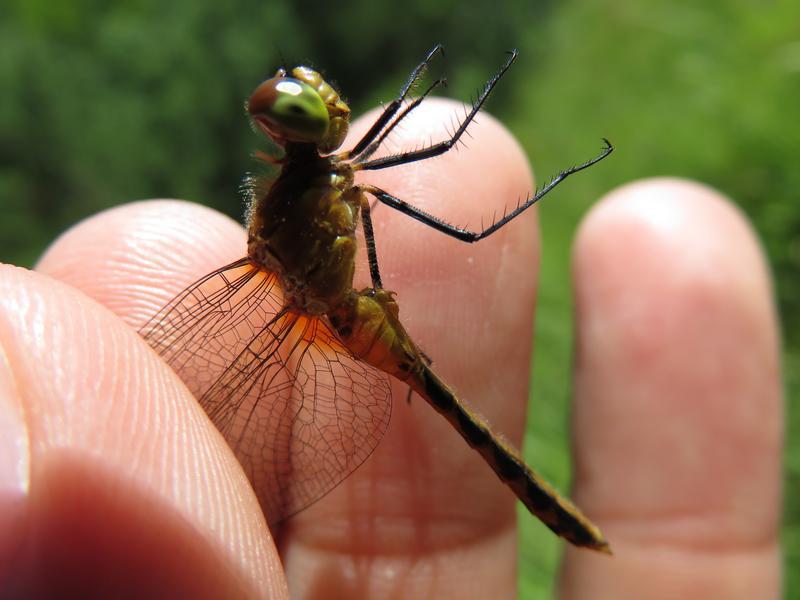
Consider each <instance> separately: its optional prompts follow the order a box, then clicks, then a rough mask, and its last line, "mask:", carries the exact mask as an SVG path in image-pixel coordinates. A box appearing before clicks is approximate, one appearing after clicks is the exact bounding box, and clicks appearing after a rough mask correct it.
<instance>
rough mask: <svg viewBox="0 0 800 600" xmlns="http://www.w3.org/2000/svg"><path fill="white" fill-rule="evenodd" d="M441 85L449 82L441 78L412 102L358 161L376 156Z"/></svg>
mask: <svg viewBox="0 0 800 600" xmlns="http://www.w3.org/2000/svg"><path fill="white" fill-rule="evenodd" d="M440 85H445V86H446V85H447V80H446V79H445V78H444V77H441V78H439V79H437V80H436V81H434V82H433V83H432V84H431V85H430V86H429V87H428V89H427V90H425V91H424V92H423V93H422V94H421V95H420V96H419V98H415V99H414V101H413V102H411V103H410V104H409V105H408V106H406V107H405V108H404V109H403V111H402V112H401V113H400V114H399V115H397V117H396V118H395V119H394V120H393V121H392V122H391V123H389V125H387V126H386V129H384V130H383V131H382V132H381V134H380V135H379V136H378V137H377V138H376V139H375V140H374V141H373V142H371V143H370V145H369V146H367V147H366V148H365V149H364V151H363V152H362V153H361V154H360V155H359V156H357V157H356V159H357V160H358V161H361V162H363V161H365V160H367V159H368V158H369V157H370V156H372V155H373V154H375V151H376V150H377V149H378V148H379V147H380V145H381V144H382V143H383V140H385V139H386V137H387V136H388V135H389V134H390V133H391V132H392V130H393V129H394V128H395V127H397V125H398V124H399V123H400V122H401V121H402V120H403V119H405V118H406V117H407V116H408V114H409V113H410V112H411V111H412V110H414V109H415V108H417V107H418V106H419V105H420V104H421V103H422V101H423V100H425V98H427V97H428V95H430V93H431V92H432V91H433V90H435V89H436V88H437V87H439V86H440Z"/></svg>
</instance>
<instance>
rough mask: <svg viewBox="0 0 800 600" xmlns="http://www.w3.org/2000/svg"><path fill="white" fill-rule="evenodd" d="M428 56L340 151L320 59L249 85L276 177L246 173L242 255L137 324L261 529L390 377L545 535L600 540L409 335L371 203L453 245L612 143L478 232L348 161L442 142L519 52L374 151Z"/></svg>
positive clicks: (378, 423)
mask: <svg viewBox="0 0 800 600" xmlns="http://www.w3.org/2000/svg"><path fill="white" fill-rule="evenodd" d="M439 53H443V50H442V46H441V45H437V46H436V47H434V48H433V49H432V50H431V51H430V52H429V53H428V54H427V55H426V56H425V58H424V59H423V60H422V62H420V64H419V65H417V67H416V68H415V69H414V70H413V71H412V73H411V75H410V76H409V78H408V79H407V81H406V82H405V84H404V85H403V87H402V88H401V90H400V93H399V94H398V96H397V97H396V98H395V99H394V100H392V101H391V102H390V103H388V104H386V105H385V107H384V110H383V111H382V113H381V114H380V116H379V117H378V118H377V120H376V121H375V122H374V124H373V125H372V126H371V127H370V128H369V130H368V131H367V132H366V133H365V134H364V135H363V137H362V138H361V139H360V140H359V141H358V142H357V143H356V144H355V145H354V146H353V147H352V148H350V149H349V150H347V151H339V152H337V150H338V149H339V148H340V147H341V145H342V144H343V143H344V140H345V137H346V135H347V131H348V125H349V120H350V109H349V107H348V106H347V104H346V103H345V102H344V100H343V99H342V98H341V97H340V95H339V93H338V92H337V91H336V90H335V89H334V88H333V87H332V86H331V85H330V84H329V83H327V82H326V81H325V80H324V79H323V77H322V75H321V74H320V73H319V72H317V71H315V70H314V69H312V68H310V67H308V66H302V65H301V66H297V67H294V68H291V69H289V68H287V67H281V68H280V69H278V71H277V72H276V73H275V75H274V77H271V78H269V79H267V80H266V81H264V82H263V83H261V84H260V85H259V86H258V87H257V88H256V89H255V91H254V92H253V93H252V95H251V96H250V98H249V100H248V101H247V104H246V107H247V112H248V114H249V117H250V119H251V123H252V124H253V126H254V128H255V129H256V130H257V131H259V132H261V133H263V134H265V135H266V136H267V138H268V139H270V140H272V142H273V143H274V144H276V145H277V147H278V148H279V149H280V152H279V153H278V155H277V156H272V155H268V154H266V153H257V157H258V158H260V159H261V160H263V161H265V162H267V163H270V164H272V165H274V167H277V169H278V174H277V176H275V177H272V178H266V177H265V178H256V179H254V180H253V181H251V182H250V184H249V190H250V191H249V203H248V204H249V206H248V210H247V230H248V241H247V254H246V256H245V257H244V258H241V259H240V260H237V261H235V262H233V263H230V264H228V265H225V266H222V267H220V268H219V269H217V270H215V271H213V272H212V273H209V274H208V275H206V276H205V277H203V278H201V279H200V280H199V281H197V282H195V283H193V284H191V285H190V286H189V287H187V288H186V289H185V290H183V291H182V292H180V293H179V294H178V295H177V296H176V297H175V298H173V299H172V300H171V301H170V302H168V303H167V304H166V305H165V306H164V307H163V308H162V309H161V310H160V311H159V312H158V313H156V314H155V315H154V316H153V317H152V318H151V319H150V320H149V321H148V322H147V323H146V324H145V325H144V326H143V327H142V329H141V330H140V334H141V335H142V336H143V337H144V339H145V340H146V341H147V342H148V343H149V344H150V346H151V347H152V348H153V349H154V350H155V351H156V352H157V353H158V354H160V355H161V357H162V358H163V359H164V360H165V361H166V362H167V363H168V364H169V365H170V366H171V367H172V369H173V370H175V371H176V372H177V373H178V374H179V375H180V376H181V378H182V379H183V380H184V382H185V383H186V385H187V386H188V387H189V389H190V390H191V391H192V392H193V393H194V395H195V396H196V397H197V398H198V400H199V402H200V404H201V405H202V407H203V409H204V410H205V411H206V413H207V414H208V416H209V418H210V419H211V421H212V422H213V423H214V425H215V426H216V427H217V428H218V429H219V430H220V431H221V433H222V434H223V435H224V437H225V438H226V440H227V442H228V443H229V445H230V446H231V447H232V449H233V450H234V452H235V454H236V456H237V458H238V460H239V462H240V463H241V465H242V467H243V468H244V470H245V472H246V473H247V475H248V477H249V479H250V481H251V483H252V484H253V487H254V489H255V490H256V493H257V495H258V497H259V502H260V504H261V507H262V509H263V511H264V514H265V516H266V518H267V522H268V523H269V524H270V526H274V525H275V524H277V523H280V522H281V521H283V520H285V519H287V518H288V517H290V516H292V515H294V514H295V513H297V512H299V511H300V510H302V509H304V508H306V507H308V506H309V505H310V504H312V503H314V502H315V501H317V500H318V499H319V498H321V497H322V496H324V495H325V494H326V493H328V492H330V491H331V490H332V489H333V488H334V487H336V485H337V484H339V483H340V482H341V481H342V480H344V479H345V478H346V477H347V476H348V475H349V474H350V473H352V472H353V471H354V470H355V469H356V468H357V467H358V466H359V465H361V464H362V463H363V462H364V461H365V460H366V459H367V458H368V457H369V455H370V454H371V453H372V451H373V450H374V449H375V448H376V446H377V445H378V443H379V442H380V440H381V437H382V436H383V434H384V432H385V431H386V429H387V426H388V424H389V418H390V415H391V409H392V398H391V391H390V379H389V378H390V377H394V378H396V379H398V380H400V381H402V382H404V383H405V384H407V385H408V386H409V389H410V392H409V394H410V393H411V391H413V392H415V393H416V394H418V395H419V396H421V397H422V398H424V400H425V401H427V402H428V403H429V404H430V405H431V406H432V407H433V408H434V409H435V410H436V411H437V412H438V413H440V414H441V415H442V416H443V417H444V418H445V419H447V421H449V423H450V424H451V425H452V426H453V427H454V428H455V429H456V431H458V433H459V434H460V435H461V436H462V437H463V438H464V440H465V441H466V442H467V443H468V444H469V445H470V446H471V447H472V448H474V449H475V450H476V451H477V452H478V453H479V454H480V456H481V457H483V459H484V460H485V461H486V463H488V465H489V467H491V468H492V469H493V470H494V472H495V473H496V474H497V475H498V477H499V478H500V479H501V480H502V481H503V482H504V483H505V484H506V485H507V486H508V487H509V488H510V489H511V491H512V492H513V493H514V494H515V495H516V496H517V498H519V499H520V500H521V501H522V503H523V504H524V505H525V506H526V507H527V508H528V510H529V511H530V512H531V513H533V514H534V515H535V516H536V517H538V518H539V519H540V520H541V521H542V522H543V523H544V524H545V525H546V526H547V527H549V528H550V529H551V530H552V531H553V532H555V533H556V534H557V535H559V536H562V537H563V538H565V539H566V540H567V541H568V542H570V543H572V544H574V545H576V546H579V547H585V548H589V549H593V550H598V551H601V552H606V553H609V552H610V549H609V545H608V543H607V541H606V540H605V538H604V537H603V534H602V533H601V532H600V530H599V529H598V528H597V527H596V526H595V525H594V524H593V523H592V522H591V521H590V520H589V519H588V518H587V517H586V516H584V514H583V513H582V512H581V511H580V510H579V509H578V508H577V507H576V506H575V505H573V504H572V503H571V502H570V501H569V500H567V499H566V498H564V497H562V496H561V495H560V494H559V493H558V492H557V491H556V490H555V489H554V488H553V487H552V486H551V485H550V484H548V483H547V482H546V481H545V480H544V479H543V478H542V477H541V476H540V475H538V474H537V473H536V472H535V471H534V470H533V469H532V468H531V467H529V466H528V465H527V464H526V463H525V461H524V460H523V458H522V456H521V454H520V453H519V451H517V449H515V448H514V447H512V445H511V444H509V443H508V442H507V441H506V440H505V439H503V438H502V437H501V436H500V435H498V434H496V433H495V432H493V431H492V430H491V428H490V427H489V425H488V423H487V422H486V420H485V419H484V418H483V417H481V416H480V415H479V414H477V413H476V412H475V411H474V410H472V409H470V408H469V407H468V405H467V404H466V403H465V402H464V401H463V400H462V399H461V398H459V397H458V396H457V395H456V393H455V392H454V391H453V389H452V388H450V387H449V386H448V385H447V384H446V383H445V382H444V381H443V380H442V379H441V378H440V377H439V376H438V375H437V374H436V373H435V372H434V370H433V368H432V361H431V360H430V359H429V358H428V356H427V355H426V354H425V353H424V352H423V351H422V350H420V348H419V347H418V346H417V345H416V344H415V343H414V341H413V340H412V339H411V337H410V336H409V334H408V332H407V331H406V330H405V328H404V327H403V325H402V323H401V321H400V317H399V314H400V311H399V305H398V302H397V298H396V295H395V293H394V292H392V291H390V290H387V289H385V288H384V287H383V283H382V281H381V276H380V270H379V266H378V258H377V254H376V249H375V237H374V233H373V226H372V217H371V211H372V210H373V209H374V208H375V206H377V205H378V204H379V203H380V204H383V205H386V206H388V207H390V208H392V209H394V210H397V211H400V212H401V213H403V214H405V215H407V216H409V217H411V218H413V219H416V220H417V221H420V222H422V223H424V224H425V225H428V226H429V227H431V228H433V229H434V230H437V231H439V232H441V233H443V234H446V235H448V236H452V237H454V238H456V239H458V240H461V241H463V242H467V243H473V242H478V241H479V240H482V239H484V238H486V237H488V236H490V235H492V234H493V233H494V232H496V231H498V230H499V229H500V228H502V227H504V226H505V225H507V224H508V223H510V222H511V221H512V220H513V219H515V218H516V217H517V216H519V215H520V214H522V213H523V212H524V211H525V210H527V209H529V208H530V207H531V206H533V205H534V204H535V203H536V202H538V201H539V200H540V199H541V198H542V197H544V196H545V195H546V194H548V193H549V192H550V191H551V190H552V189H553V188H555V187H556V186H557V185H559V183H561V182H562V181H564V180H565V179H566V178H567V177H569V176H571V175H573V174H574V173H577V172H579V171H582V170H584V169H587V168H588V167H590V166H592V165H594V164H596V163H598V162H599V161H601V160H603V159H604V158H605V157H606V156H608V155H609V154H610V153H611V152H612V150H613V147H612V146H611V144H610V143H609V142H608V141H607V140H603V141H604V147H603V149H602V151H601V152H600V153H599V154H598V155H596V156H595V157H594V158H592V159H591V160H589V161H587V162H585V163H582V164H579V165H576V166H573V167H571V168H568V169H566V170H564V171H562V172H560V173H559V174H558V175H556V176H555V177H554V178H553V179H552V180H551V181H550V182H549V183H548V184H547V185H545V186H544V187H542V188H541V189H540V190H539V191H537V192H536V193H535V194H532V195H530V196H529V197H528V198H526V199H525V201H524V202H521V203H519V204H518V205H517V207H516V208H515V209H514V210H512V211H510V212H508V213H506V214H505V216H503V217H502V218H500V219H499V220H496V221H494V222H493V223H492V224H491V225H490V226H489V227H487V228H485V229H481V230H479V231H472V230H469V229H466V228H461V227H456V226H453V225H451V224H449V223H447V222H446V221H444V220H442V219H440V218H438V217H435V216H433V215H431V214H428V213H427V212H424V211H422V210H420V209H418V208H416V207H414V206H413V205H411V204H409V203H407V202H405V201H404V200H402V199H400V198H397V197H395V196H393V195H392V194H390V193H389V192H387V191H385V190H383V189H380V188H378V187H376V186H374V185H368V184H362V183H356V182H355V178H354V176H355V174H356V173H357V172H359V171H370V170H378V169H387V168H392V167H396V166H399V165H404V164H408V163H412V162H415V161H421V160H426V159H430V158H433V157H435V156H438V155H441V154H444V153H445V152H448V151H449V150H451V149H452V148H454V147H455V146H456V145H457V144H458V142H459V139H460V138H461V136H462V135H463V134H464V133H465V132H466V130H467V127H468V126H469V124H470V123H471V122H473V120H474V119H475V116H476V114H477V113H478V112H479V111H480V109H481V108H482V107H483V105H484V103H485V102H486V99H487V98H488V97H489V94H490V93H491V91H492V90H493V89H494V87H495V86H496V84H497V83H498V81H500V79H501V78H502V77H503V76H504V75H505V73H506V72H507V70H508V69H509V68H510V66H511V64H512V63H513V62H514V60H515V59H516V57H517V53H516V51H512V52H510V53H509V55H508V58H507V60H506V61H505V62H504V64H503V65H502V66H501V67H500V69H499V70H498V71H497V72H496V73H495V74H494V76H493V77H491V78H490V79H489V80H488V81H487V82H486V84H485V85H484V86H483V87H482V88H481V91H480V93H479V94H478V95H477V97H476V99H475V101H474V102H473V103H472V105H471V107H470V108H469V109H468V110H467V111H466V112H465V115H464V117H463V118H462V119H460V120H459V121H458V122H457V126H456V127H454V129H453V131H452V135H450V137H449V138H448V139H445V140H444V141H441V142H439V143H431V144H429V145H427V146H424V147H422V148H419V149H416V150H410V151H403V152H399V153H395V154H390V155H387V156H380V157H375V153H376V152H377V150H378V149H379V148H380V147H381V145H382V144H383V142H384V141H385V140H386V138H387V136H388V135H389V134H390V133H391V132H392V130H393V129H394V128H395V127H397V125H398V124H399V123H401V122H402V121H403V119H404V118H406V117H407V116H408V114H409V113H410V112H411V111H413V110H414V109H415V108H416V107H417V106H419V105H420V103H421V102H422V101H423V100H424V99H425V98H426V97H427V96H428V95H429V94H430V93H431V92H432V91H433V90H434V89H435V88H437V87H439V86H441V85H443V84H444V83H445V81H444V79H443V78H440V79H437V80H436V81H435V82H433V83H432V84H431V85H429V86H428V87H427V89H425V90H424V91H423V92H421V93H420V94H418V95H416V96H415V90H416V89H417V88H418V87H419V86H420V84H421V81H422V79H423V77H424V75H425V73H426V71H427V70H428V67H429V65H430V63H431V61H432V60H433V59H434V58H435V56H436V55H437V54H439ZM370 198H372V199H371V200H370ZM371 202H372V204H371ZM359 224H360V225H361V228H362V230H363V237H364V245H365V247H366V255H367V262H368V265H369V274H370V279H371V285H370V286H368V287H366V288H364V289H355V288H354V287H353V282H354V273H355V266H356V251H357V238H356V232H357V229H358V226H359ZM409 397H410V396H409Z"/></svg>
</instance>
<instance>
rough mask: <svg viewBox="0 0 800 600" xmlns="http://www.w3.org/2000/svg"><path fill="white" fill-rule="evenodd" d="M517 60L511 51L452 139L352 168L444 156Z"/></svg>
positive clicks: (387, 165) (371, 169) (369, 168)
mask: <svg viewBox="0 0 800 600" xmlns="http://www.w3.org/2000/svg"><path fill="white" fill-rule="evenodd" d="M516 58H517V51H516V50H513V51H512V52H511V53H510V56H509V58H508V60H507V61H506V62H505V64H504V65H503V66H502V67H500V70H499V71H498V72H497V73H496V74H495V76H494V77H492V78H491V79H490V80H489V81H487V82H486V85H485V86H484V88H483V91H482V92H481V93H480V95H479V96H478V99H477V100H475V102H474V103H473V105H472V109H471V110H470V111H469V113H467V116H466V117H464V119H463V120H462V121H461V123H460V124H459V126H458V127H457V128H456V130H455V131H454V132H453V135H452V137H451V138H450V139H449V140H445V141H444V142H439V143H438V144H434V145H433V146H429V147H428V148H423V149H422V150H412V151H410V152H402V153H400V154H395V155H393V156H386V157H384V158H376V159H375V160H370V161H368V162H365V163H358V164H356V165H354V166H353V168H354V169H356V170H359V169H361V170H364V171H374V170H376V169H386V168H388V167H395V166H397V165H404V164H406V163H410V162H414V161H417V160H425V159H426V158H432V157H434V156H439V155H440V154H444V153H445V152H447V151H448V150H450V149H451V148H452V147H453V146H455V144H456V143H458V140H459V139H460V138H461V136H462V135H464V132H465V131H466V130H467V127H468V126H469V124H470V123H471V122H472V120H473V119H474V118H475V115H476V114H478V111H479V110H480V109H481V107H482V106H483V104H484V102H486V99H487V98H488V97H489V94H490V93H491V91H492V89H493V88H494V86H495V85H497V82H498V81H500V78H501V77H503V75H505V73H506V71H508V68H509V67H510V66H511V63H513V62H514V60H516Z"/></svg>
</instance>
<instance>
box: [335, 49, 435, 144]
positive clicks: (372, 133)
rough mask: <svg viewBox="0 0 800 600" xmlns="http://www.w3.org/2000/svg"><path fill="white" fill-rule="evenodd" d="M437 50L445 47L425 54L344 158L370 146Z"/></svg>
mask: <svg viewBox="0 0 800 600" xmlns="http://www.w3.org/2000/svg"><path fill="white" fill-rule="evenodd" d="M437 52H440V53H441V54H442V55H444V49H443V48H442V45H441V44H436V46H434V47H433V49H432V50H431V51H430V52H428V54H427V56H425V58H424V59H423V60H422V62H421V63H419V64H418V65H417V68H416V69H414V70H413V71H412V72H411V75H410V76H409V78H408V81H406V84H405V85H404V86H403V89H401V90H400V95H399V96H398V97H397V98H395V99H394V100H392V101H391V102H390V103H389V105H388V106H387V107H386V108H385V109H384V110H383V113H382V114H381V116H380V117H378V119H377V120H376V121H375V122H374V123H373V124H372V127H370V128H369V131H367V133H365V134H364V137H362V138H361V139H360V140H359V141H358V143H357V144H356V145H355V146H353V148H352V149H350V150H348V151H347V152H344V153H343V154H342V155H341V159H342V160H347V159H349V158H351V157H354V156H358V155H359V154H361V153H362V152H363V151H364V148H366V147H367V146H369V144H370V143H371V142H372V141H373V140H374V139H375V138H376V137H377V135H378V134H379V133H380V132H381V130H382V129H383V128H384V126H385V125H386V123H388V122H389V120H390V119H391V118H392V117H393V116H394V115H395V114H396V113H397V111H398V110H400V107H401V106H402V105H403V100H405V98H406V96H407V95H408V93H409V92H410V91H411V88H413V87H414V86H415V85H416V84H417V82H418V81H419V80H420V79H421V78H422V76H423V75H425V71H426V70H427V68H428V65H429V64H430V62H431V60H433V57H434V55H435V54H436V53H437Z"/></svg>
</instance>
